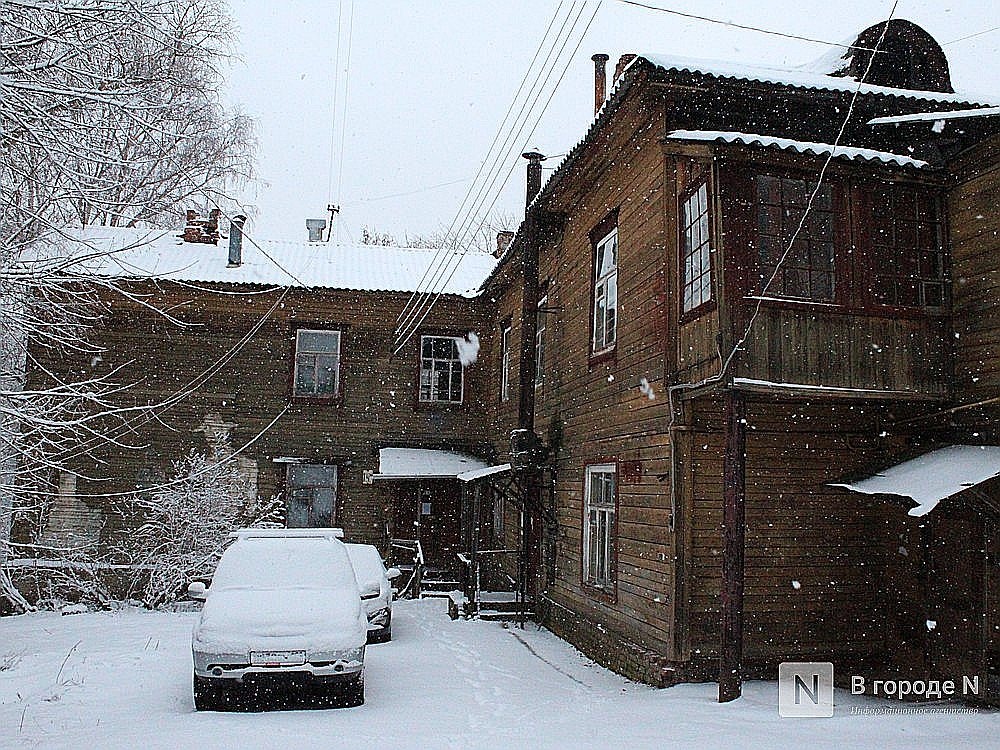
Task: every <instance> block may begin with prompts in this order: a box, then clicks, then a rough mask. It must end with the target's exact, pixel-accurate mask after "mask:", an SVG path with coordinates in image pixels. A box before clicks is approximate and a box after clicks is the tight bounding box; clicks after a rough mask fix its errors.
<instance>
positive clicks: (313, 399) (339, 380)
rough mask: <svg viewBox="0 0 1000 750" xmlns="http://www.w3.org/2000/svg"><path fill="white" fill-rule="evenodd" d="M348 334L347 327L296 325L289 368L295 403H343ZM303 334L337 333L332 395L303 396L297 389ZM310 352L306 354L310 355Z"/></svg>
mask: <svg viewBox="0 0 1000 750" xmlns="http://www.w3.org/2000/svg"><path fill="white" fill-rule="evenodd" d="M346 332H347V327H346V326H336V327H332V326H331V327H322V328H321V327H316V326H315V324H309V323H303V324H300V325H294V326H293V327H292V360H291V367H290V368H289V375H288V379H289V384H288V388H289V397H290V399H291V400H292V401H293V402H295V403H302V404H308V403H312V404H339V403H342V401H343V396H344V384H343V377H342V372H343V368H344V336H345V334H346ZM301 333H329V334H332V333H336V334H337V355H336V359H337V370H336V374H335V376H334V382H335V385H334V390H333V393H330V394H316V393H308V394H302V393H298V392H297V390H296V388H297V385H298V373H299V355H300V350H299V334H301ZM309 353H310V352H305V354H309ZM321 353H322V352H314V354H321Z"/></svg>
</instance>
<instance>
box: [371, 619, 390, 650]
mask: <svg viewBox="0 0 1000 750" xmlns="http://www.w3.org/2000/svg"><path fill="white" fill-rule="evenodd" d="M391 640H392V615H389V621H388V622H387V623H386V624H385V627H384V628H382V629H380V630H372V631H371V632H369V633H368V642H369V643H388V642H389V641H391Z"/></svg>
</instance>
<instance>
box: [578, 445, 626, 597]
mask: <svg viewBox="0 0 1000 750" xmlns="http://www.w3.org/2000/svg"><path fill="white" fill-rule="evenodd" d="M607 477H610V483H609V482H608V479H607ZM617 514H618V467H617V466H616V465H615V464H592V465H590V466H588V467H587V470H586V480H585V482H584V502H583V529H582V532H583V533H582V537H583V581H584V583H586V584H587V585H588V586H593V587H595V588H599V589H603V590H611V589H614V587H615V580H616V574H615V548H616V540H617Z"/></svg>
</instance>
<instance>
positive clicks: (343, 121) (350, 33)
mask: <svg viewBox="0 0 1000 750" xmlns="http://www.w3.org/2000/svg"><path fill="white" fill-rule="evenodd" d="M353 45H354V0H351V10H350V13H349V15H348V20H347V64H346V65H345V67H344V113H343V116H342V117H341V118H340V164H339V165H338V166H337V203H340V199H341V192H342V190H343V186H344V143H345V141H346V139H347V99H348V94H349V93H350V85H351V48H352V47H353ZM330 221H333V217H332V216H331V217H330Z"/></svg>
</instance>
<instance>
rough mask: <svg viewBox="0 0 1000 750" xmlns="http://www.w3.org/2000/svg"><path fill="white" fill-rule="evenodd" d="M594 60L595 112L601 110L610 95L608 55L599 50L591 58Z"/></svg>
mask: <svg viewBox="0 0 1000 750" xmlns="http://www.w3.org/2000/svg"><path fill="white" fill-rule="evenodd" d="M590 59H591V60H593V61H594V114H595V115H596V114H597V113H598V112H600V111H601V107H603V106H604V100H605V99H606V98H607V96H608V74H607V68H606V66H607V64H608V59H609V58H608V56H607V55H605V54H604V53H603V52H599V53H598V54H596V55H594V56H593V57H591V58H590Z"/></svg>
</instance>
